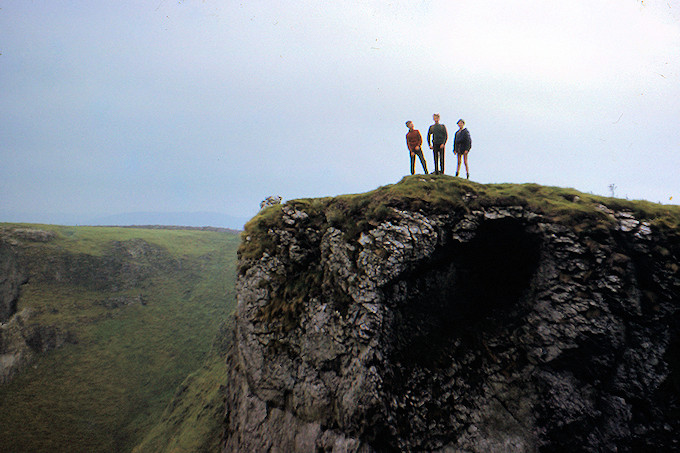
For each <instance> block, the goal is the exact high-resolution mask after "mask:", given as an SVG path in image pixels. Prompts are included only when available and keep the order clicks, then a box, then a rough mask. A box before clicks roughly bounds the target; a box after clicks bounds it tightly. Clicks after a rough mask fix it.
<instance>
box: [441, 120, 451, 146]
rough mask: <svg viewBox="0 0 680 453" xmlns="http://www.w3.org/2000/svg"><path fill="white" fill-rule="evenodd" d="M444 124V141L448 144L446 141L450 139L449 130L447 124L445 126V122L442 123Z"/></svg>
mask: <svg viewBox="0 0 680 453" xmlns="http://www.w3.org/2000/svg"><path fill="white" fill-rule="evenodd" d="M442 126H443V127H444V143H443V144H444V145H446V141H447V140H448V139H449V131H447V130H446V126H444V125H443V124H442Z"/></svg>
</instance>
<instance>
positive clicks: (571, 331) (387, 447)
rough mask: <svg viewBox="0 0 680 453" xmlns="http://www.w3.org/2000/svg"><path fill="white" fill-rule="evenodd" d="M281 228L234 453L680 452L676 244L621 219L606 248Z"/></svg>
mask: <svg viewBox="0 0 680 453" xmlns="http://www.w3.org/2000/svg"><path fill="white" fill-rule="evenodd" d="M466 197H467V198H465V200H464V202H465V203H468V202H472V201H473V200H474V197H473V196H468V194H466ZM571 201H572V202H574V203H577V202H578V203H581V202H582V200H581V199H580V198H579V197H575V196H574V197H572V200H571ZM282 209H283V214H282V222H281V225H280V227H272V228H270V230H269V231H268V238H269V239H270V240H271V241H272V243H274V244H275V252H274V254H269V253H264V254H263V255H262V256H261V257H260V258H258V259H252V258H249V259H244V260H242V261H241V263H240V265H241V271H240V275H239V278H238V283H237V289H238V308H237V321H236V328H235V335H236V341H235V342H234V343H233V345H232V347H231V349H230V351H229V354H228V363H229V365H230V366H229V376H227V377H226V380H225V383H226V385H227V386H228V393H227V395H228V399H227V404H226V418H225V420H226V424H225V437H224V439H223V451H225V452H236V451H281V452H283V451H286V452H288V451H299V452H308V451H326V452H384V451H436V452H507V451H512V452H538V451H586V452H601V451H673V450H677V449H680V420H679V417H678V414H680V399H679V398H678V396H679V391H680V388H679V386H680V361H678V356H679V354H680V322H679V321H680V311H679V308H680V272H679V271H678V265H677V262H678V259H679V258H680V243H679V242H678V240H677V236H675V239H672V240H671V239H669V238H668V237H666V236H664V235H662V234H661V233H660V232H659V231H657V230H655V229H654V228H653V227H652V226H651V225H650V224H649V223H648V222H646V221H642V220H638V219H636V218H635V216H634V215H633V213H632V212H627V211H623V212H617V211H616V210H613V209H609V208H606V207H604V206H602V207H601V211H602V212H603V215H606V216H608V218H610V219H611V220H612V227H611V228H609V229H607V230H603V229H596V230H595V229H594V230H587V229H586V230H583V229H577V228H574V227H571V226H569V225H567V224H563V223H560V222H556V221H554V220H551V219H548V218H546V217H545V216H544V215H542V214H541V213H540V212H535V211H532V210H531V209H528V208H526V207H525V206H521V205H515V206H512V205H511V206H507V205H505V206H475V207H474V209H462V208H461V209H458V210H452V211H450V212H448V213H446V212H442V211H441V210H435V209H429V208H428V207H427V206H425V207H421V208H420V209H417V210H409V209H406V208H399V209H394V211H393V212H392V215H391V216H390V218H389V219H387V220H384V221H382V222H379V223H377V224H375V225H372V226H371V227H370V228H368V229H366V230H365V231H362V232H361V233H360V234H359V235H358V236H356V237H351V236H349V235H348V233H347V232H346V231H343V229H342V228H341V227H339V226H337V225H329V224H321V225H320V224H319V223H314V222H315V220H314V216H313V215H311V214H309V213H306V212H304V210H300V209H299V207H295V206H288V205H284V206H283V208H282ZM249 240H250V238H249ZM271 307H278V308H276V309H274V308H271ZM268 309H269V310H271V311H270V312H269V313H270V314H271V313H273V315H271V316H269V317H268V316H265V315H264V314H263V313H264V311H266V310H268ZM284 315H286V316H287V317H288V318H287V319H289V320H291V322H288V323H284V322H282V321H281V319H284V318H285V316H284Z"/></svg>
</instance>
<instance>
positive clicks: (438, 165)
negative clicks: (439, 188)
mask: <svg viewBox="0 0 680 453" xmlns="http://www.w3.org/2000/svg"><path fill="white" fill-rule="evenodd" d="M440 146H441V143H435V144H433V145H432V153H433V154H434V172H435V174H444V148H440Z"/></svg>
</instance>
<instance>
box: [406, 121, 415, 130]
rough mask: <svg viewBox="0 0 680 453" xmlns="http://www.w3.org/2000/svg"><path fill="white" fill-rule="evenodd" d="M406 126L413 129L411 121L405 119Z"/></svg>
mask: <svg viewBox="0 0 680 453" xmlns="http://www.w3.org/2000/svg"><path fill="white" fill-rule="evenodd" d="M406 127H408V128H409V129H410V130H413V121H407V122H406Z"/></svg>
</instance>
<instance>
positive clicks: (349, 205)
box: [238, 175, 680, 327]
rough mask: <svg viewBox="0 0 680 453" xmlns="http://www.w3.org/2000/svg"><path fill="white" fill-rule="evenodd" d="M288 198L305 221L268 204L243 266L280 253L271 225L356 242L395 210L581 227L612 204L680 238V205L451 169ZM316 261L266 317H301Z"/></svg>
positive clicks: (604, 221) (597, 221) (609, 224)
mask: <svg viewBox="0 0 680 453" xmlns="http://www.w3.org/2000/svg"><path fill="white" fill-rule="evenodd" d="M285 206H287V207H288V208H289V209H293V210H296V211H302V212H304V213H305V214H306V216H307V217H306V218H305V220H304V222H303V224H304V226H305V228H300V227H299V225H295V226H294V227H291V226H290V225H286V223H285V221H284V217H285V213H284V205H275V206H272V207H270V208H267V209H264V210H262V211H261V212H260V213H259V214H258V215H257V216H255V217H254V218H253V219H252V220H251V221H250V222H248V223H247V224H246V225H245V230H244V231H243V233H241V235H242V238H243V240H242V242H241V245H240V247H239V250H238V256H239V258H240V260H241V267H240V272H241V273H242V272H244V270H245V269H246V268H247V267H248V266H250V264H251V263H252V261H253V260H257V259H259V258H261V257H262V256H263V254H265V253H266V254H267V255H270V256H273V255H275V254H276V253H277V247H278V246H279V245H280V244H278V243H277V240H278V239H277V235H276V234H271V231H272V229H274V230H286V229H288V230H289V234H290V235H291V236H292V237H293V238H294V239H295V240H296V241H297V242H298V243H299V244H301V246H303V247H304V245H305V244H307V243H308V242H309V239H310V231H314V232H315V234H317V235H323V234H324V233H325V232H326V231H327V230H328V229H329V228H336V229H338V230H340V231H342V233H343V236H344V238H345V239H346V240H347V241H348V242H349V243H356V241H357V240H358V239H359V237H360V235H361V233H364V232H366V231H368V230H370V229H371V228H374V227H375V226H377V225H379V224H380V223H381V222H383V221H386V220H391V219H394V218H395V216H396V213H395V210H408V211H415V212H427V213H428V214H448V213H453V212H457V213H459V214H465V213H469V212H471V211H474V210H477V209H484V208H486V207H491V206H496V207H499V206H521V207H524V208H526V209H527V210H530V211H532V212H534V213H536V214H540V215H542V216H544V217H545V218H546V219H548V220H550V221H554V222H558V223H561V224H563V225H566V226H569V227H573V228H574V230H575V231H590V232H597V231H598V230H600V231H602V232H605V231H607V230H609V229H610V228H613V227H614V224H615V223H616V222H615V221H614V219H613V217H612V216H611V215H609V212H611V211H621V210H625V211H628V212H630V213H631V214H632V215H633V216H634V217H635V218H636V219H638V220H640V221H643V222H646V223H647V224H649V225H650V227H651V228H654V229H655V230H657V231H658V232H660V233H661V234H662V235H669V236H671V240H672V241H673V240H675V241H678V240H680V236H679V235H680V233H678V231H679V230H680V206H673V205H662V204H658V203H651V202H648V201H640V200H625V199H619V198H612V197H603V196H597V195H592V194H587V193H582V192H579V191H577V190H575V189H570V188H560V187H549V186H542V185H538V184H479V183H475V182H471V181H468V180H464V179H461V178H455V177H451V176H436V175H414V176H406V177H404V178H403V179H402V180H401V181H400V182H398V183H396V184H390V185H386V186H382V187H379V188H377V189H375V190H373V191H370V192H366V193H361V194H352V195H341V196H337V197H326V198H313V199H297V200H290V201H288V202H287V203H286V205H285ZM673 238H675V239H673ZM315 262H317V263H316V264H318V257H310V259H308V260H307V261H306V262H304V263H301V265H300V266H299V267H300V269H299V272H297V273H296V276H297V277H296V278H295V279H293V280H290V279H288V280H287V281H285V282H284V281H282V282H278V283H280V285H278V287H277V290H276V291H275V293H276V295H275V297H274V298H273V299H272V301H271V303H270V304H269V305H268V306H266V307H264V309H263V311H262V315H263V317H264V318H265V319H269V320H271V319H274V318H279V319H282V320H283V321H284V325H285V326H288V327H290V326H291V323H294V322H295V318H296V311H297V309H298V306H299V302H300V301H301V300H303V299H304V298H308V297H310V296H313V294H310V293H309V291H310V290H311V291H313V290H314V288H316V287H317V286H316V285H314V282H315V281H316V280H318V269H317V268H316V267H315ZM263 284H264V283H263Z"/></svg>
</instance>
